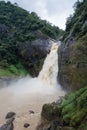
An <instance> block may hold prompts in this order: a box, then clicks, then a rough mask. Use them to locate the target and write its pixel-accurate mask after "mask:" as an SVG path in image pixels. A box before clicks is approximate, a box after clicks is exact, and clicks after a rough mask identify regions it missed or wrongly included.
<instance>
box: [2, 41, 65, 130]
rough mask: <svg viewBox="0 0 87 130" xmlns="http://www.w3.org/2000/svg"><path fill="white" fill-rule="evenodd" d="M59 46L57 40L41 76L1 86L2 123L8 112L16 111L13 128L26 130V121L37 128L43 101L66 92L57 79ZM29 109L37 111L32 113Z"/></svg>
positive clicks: (55, 98)
mask: <svg viewBox="0 0 87 130" xmlns="http://www.w3.org/2000/svg"><path fill="white" fill-rule="evenodd" d="M57 50H58V45H57V44H55V43H54V44H53V45H52V48H51V51H50V53H49V54H48V55H47V57H46V59H45V61H44V65H43V68H42V70H41V72H40V74H39V76H38V77H36V78H31V77H29V76H27V77H25V78H21V79H19V80H17V81H16V82H15V81H14V82H12V83H11V84H10V85H9V86H8V87H7V86H5V87H4V88H3V89H1V90H0V126H1V125H2V124H3V123H4V122H5V115H6V114H7V113H8V112H9V111H14V112H16V118H15V121H14V130H25V129H26V128H24V127H23V125H24V123H29V124H30V127H29V130H35V128H36V126H37V124H38V122H39V119H40V113H41V108H42V105H43V104H44V103H49V102H53V101H56V100H57V99H58V98H59V96H63V95H64V94H65V93H64V91H63V90H62V89H61V87H60V85H59V84H58V83H57V74H58V54H57ZM29 110H33V111H34V112H35V113H34V114H30V113H29Z"/></svg>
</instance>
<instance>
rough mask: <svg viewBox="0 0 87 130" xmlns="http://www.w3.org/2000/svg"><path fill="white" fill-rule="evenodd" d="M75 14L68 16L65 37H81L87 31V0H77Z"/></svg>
mask: <svg viewBox="0 0 87 130" xmlns="http://www.w3.org/2000/svg"><path fill="white" fill-rule="evenodd" d="M74 10H75V12H74V14H73V15H70V16H69V17H68V18H67V22H66V30H65V35H64V37H63V39H64V40H65V41H67V39H68V38H69V37H75V38H76V39H79V38H80V37H82V36H84V35H85V34H86V33H87V0H82V1H79V0H78V1H77V2H76V3H75V4H74Z"/></svg>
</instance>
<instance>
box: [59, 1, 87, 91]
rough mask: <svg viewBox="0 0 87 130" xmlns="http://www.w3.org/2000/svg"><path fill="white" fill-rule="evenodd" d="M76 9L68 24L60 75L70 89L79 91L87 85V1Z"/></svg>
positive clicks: (77, 4) (82, 2)
mask: <svg viewBox="0 0 87 130" xmlns="http://www.w3.org/2000/svg"><path fill="white" fill-rule="evenodd" d="M74 9H75V12H74V14H73V15H72V16H71V15H70V17H69V18H68V19H67V22H66V31H65V34H64V36H63V47H62V48H63V49H64V50H63V51H61V54H60V56H61V55H63V56H61V57H63V58H61V59H60V64H61V67H60V73H61V75H62V76H63V75H64V76H65V77H61V79H64V78H65V79H64V80H66V81H65V82H67V80H68V82H69V83H70V84H69V87H70V89H72V90H77V89H79V88H81V87H83V86H86V85H87V0H82V1H77V2H76V3H75V5H74ZM63 53H64V54H63ZM61 62H63V63H61ZM64 80H63V81H64ZM63 81H61V82H63Z"/></svg>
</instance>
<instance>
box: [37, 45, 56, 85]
mask: <svg viewBox="0 0 87 130" xmlns="http://www.w3.org/2000/svg"><path fill="white" fill-rule="evenodd" d="M57 50H58V44H56V43H54V44H53V45H52V47H51V51H50V53H49V54H48V55H47V57H46V59H45V61H44V65H43V67H42V70H41V72H40V73H39V76H38V78H39V79H40V80H42V81H43V82H44V83H45V84H48V85H52V86H56V85H57V74H58V53H57Z"/></svg>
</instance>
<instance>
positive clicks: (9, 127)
mask: <svg viewBox="0 0 87 130" xmlns="http://www.w3.org/2000/svg"><path fill="white" fill-rule="evenodd" d="M14 120H15V118H14V117H12V118H10V119H8V120H7V121H6V124H4V125H2V126H1V127H0V130H13V129H14V125H13V121H14Z"/></svg>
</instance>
